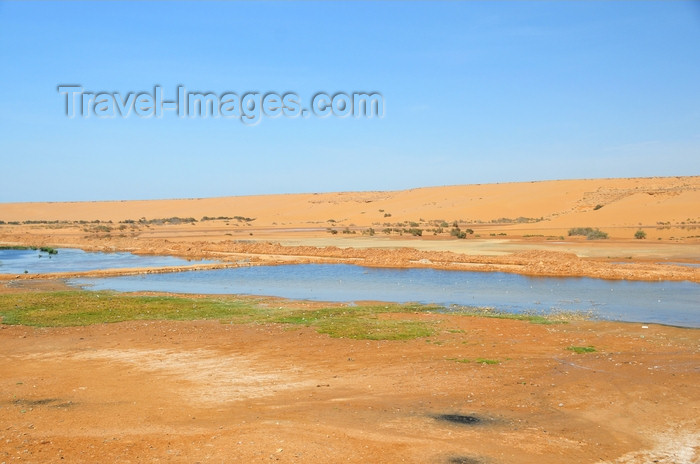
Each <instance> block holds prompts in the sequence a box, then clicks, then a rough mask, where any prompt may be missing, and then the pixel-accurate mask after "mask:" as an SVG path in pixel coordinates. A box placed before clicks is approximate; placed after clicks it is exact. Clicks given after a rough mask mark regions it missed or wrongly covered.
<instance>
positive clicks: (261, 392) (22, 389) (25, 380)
mask: <svg viewBox="0 0 700 464" xmlns="http://www.w3.org/2000/svg"><path fill="white" fill-rule="evenodd" d="M393 317H410V318H411V319H425V320H429V321H434V322H435V323H436V324H437V325H438V326H439V328H440V331H439V335H436V336H434V337H431V338H430V339H429V340H424V339H419V340H415V341H355V340H345V339H331V338H329V337H327V336H325V335H319V334H317V333H315V332H314V331H313V330H312V329H308V328H302V329H300V328H298V327H297V326H294V327H286V326H282V325H226V324H221V323H219V322H155V321H154V322H128V323H119V324H112V325H97V326H90V327H80V328H61V329H32V328H24V327H11V326H0V362H1V363H2V366H3V370H2V376H1V377H0V384H1V388H0V391H1V392H2V393H1V394H0V460H2V461H3V462H41V463H44V462H59V461H60V460H64V462H134V463H135V462H269V461H279V462H357V463H365V462H415V463H426V462H435V463H450V462H468V463H523V464H525V463H532V462H540V463H552V464H554V463H556V464H559V463H562V462H569V463H630V464H632V463H635V464H636V463H652V462H655V463H666V464H671V463H676V464H694V463H696V462H700V461H698V460H699V459H700V426H699V424H698V417H700V395H699V394H698V390H697V385H698V383H699V382H700V371H699V369H698V349H699V348H700V344H699V343H698V342H700V332H698V331H697V330H687V329H678V328H671V327H664V326H655V325H650V326H648V328H644V327H642V326H641V325H639V324H619V323H600V322H598V323H589V322H572V323H569V324H564V325H554V326H542V325H534V324H530V323H527V322H522V321H510V320H498V319H484V318H474V317H460V316H445V315H407V316H393ZM571 345H576V346H588V345H593V346H595V347H596V348H597V350H598V351H597V352H595V353H587V354H576V353H573V352H571V351H568V350H566V347H568V346H571ZM478 358H487V359H492V360H496V361H499V362H500V364H496V365H488V364H480V363H477V362H475V360H476V359H478ZM463 359H469V360H471V362H468V363H465V362H458V361H457V360H463ZM443 414H452V415H464V416H470V417H475V418H477V419H478V420H479V421H478V422H476V423H467V424H460V423H453V422H449V421H445V420H440V418H439V416H440V415H443Z"/></svg>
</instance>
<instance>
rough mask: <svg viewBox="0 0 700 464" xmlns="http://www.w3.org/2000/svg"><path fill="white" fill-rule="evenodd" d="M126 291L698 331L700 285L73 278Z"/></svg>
mask: <svg viewBox="0 0 700 464" xmlns="http://www.w3.org/2000/svg"><path fill="white" fill-rule="evenodd" d="M70 282H71V283H72V284H74V285H80V286H84V287H85V288H89V289H94V290H116V291H121V292H133V291H161V292H177V293H204V294H251V295H267V296H279V297H285V298H292V299H309V300H317V301H340V302H355V301H362V300H377V301H392V302H420V303H435V304H439V305H444V306H446V307H449V306H451V305H460V306H478V307H494V308H496V309H499V310H502V311H508V312H516V313H523V312H537V313H550V312H557V311H581V312H586V313H591V314H592V315H593V316H594V317H598V318H602V319H612V320H622V321H633V322H658V323H663V324H670V325H679V326H685V327H700V284H696V283H692V282H668V281H662V282H638V281H616V280H602V279H591V278H572V277H565V278H555V277H527V276H521V275H517V274H506V273H500V272H467V271H444V270H435V269H386V268H367V267H361V266H355V265H348V264H298V265H284V266H252V267H241V268H233V269H219V270H207V271H193V272H179V273H171V274H147V275H139V276H121V277H108V278H99V279H73V280H71V281H70Z"/></svg>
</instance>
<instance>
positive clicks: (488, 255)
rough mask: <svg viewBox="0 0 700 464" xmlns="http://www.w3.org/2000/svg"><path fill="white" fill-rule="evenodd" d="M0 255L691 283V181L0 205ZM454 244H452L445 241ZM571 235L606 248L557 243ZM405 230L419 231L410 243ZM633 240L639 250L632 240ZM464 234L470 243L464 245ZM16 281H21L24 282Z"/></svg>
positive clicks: (695, 219) (571, 239)
mask: <svg viewBox="0 0 700 464" xmlns="http://www.w3.org/2000/svg"><path fill="white" fill-rule="evenodd" d="M0 221H3V222H4V224H0V244H28V245H41V246H54V247H60V246H63V247H78V248H83V249H89V250H105V251H112V250H126V251H133V252H136V253H151V254H175V255H179V256H184V257H192V258H201V257H215V258H219V259H222V260H225V261H229V262H232V263H235V262H241V261H246V262H247V263H289V262H328V261H333V262H354V263H358V264H364V265H368V266H389V267H411V266H427V267H435V268H448V269H468V270H484V271H494V270H498V271H504V272H518V273H522V274H529V275H567V276H572V275H580V276H591V277H602V278H609V279H641V280H657V279H668V280H690V281H695V282H700V269H698V268H697V267H695V268H694V267H691V266H687V264H691V265H692V264H698V263H700V177H697V176H695V177H672V178H640V179H588V180H564V181H543V182H527V183H507V184H487V185H466V186H448V187H431V188H419V189H413V190H406V191H397V192H340V193H319V194H295V195H266V196H247V197H227V198H207V199H180V200H152V201H123V202H120V201H111V202H75V203H6V204H0ZM455 225H456V226H457V227H458V228H459V231H460V232H462V233H464V234H465V238H463V239H460V238H456V237H455V236H454V235H451V233H452V232H453V230H455ZM574 227H589V228H594V229H596V228H597V229H600V230H601V231H602V232H604V233H606V234H607V235H608V236H609V238H608V239H605V240H587V239H586V238H585V237H581V236H569V234H568V232H569V230H570V229H571V228H574ZM416 231H420V235H417V232H416ZM638 231H642V232H643V233H644V235H645V238H644V239H636V238H635V234H636V233H637V232H638ZM470 232H471V233H470ZM28 278H31V276H29V277H28Z"/></svg>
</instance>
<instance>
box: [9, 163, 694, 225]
mask: <svg viewBox="0 0 700 464" xmlns="http://www.w3.org/2000/svg"><path fill="white" fill-rule="evenodd" d="M204 216H208V217H221V216H223V217H234V216H241V217H248V218H255V225H256V226H258V227H261V226H262V227H275V226H285V227H291V226H299V227H310V226H312V225H314V224H315V225H317V226H327V225H328V224H329V221H330V223H336V224H342V225H354V226H358V227H363V226H367V227H369V226H372V225H373V224H375V225H376V224H379V223H385V222H397V221H419V220H421V219H423V220H425V221H429V220H437V219H442V220H445V221H447V222H450V221H454V220H461V221H463V222H466V223H469V222H474V223H490V222H492V221H498V220H499V219H506V220H512V221H513V222H516V223H517V222H521V223H522V222H527V223H529V226H530V227H531V228H539V227H541V228H566V227H574V226H591V227H633V226H639V225H643V226H655V225H658V224H659V223H671V224H674V225H677V224H681V223H693V222H698V221H699V220H700V176H689V177H658V178H623V179H584V180H558V181H540V182H518V183H504V184H477V185H458V186H445V187H425V188H416V189H411V190H402V191H389V192H338V193H318V194H314V193H308V194H287V195H257V196H239V197H222V198H203V199H175V200H143V201H105V202H43V203H2V204H0V220H2V221H5V222H8V221H56V220H60V221H79V220H86V221H92V220H100V221H113V222H119V221H124V220H138V219H140V218H146V219H155V218H167V217H183V218H184V217H192V218H195V219H197V220H198V221H199V220H201V218H202V217H204Z"/></svg>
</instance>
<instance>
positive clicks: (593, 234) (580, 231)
mask: <svg viewBox="0 0 700 464" xmlns="http://www.w3.org/2000/svg"><path fill="white" fill-rule="evenodd" d="M573 235H582V236H584V237H586V239H587V240H599V239H606V238H608V234H607V233H606V232H603V231H602V230H600V229H598V228H596V229H594V228H592V227H574V228H572V229H569V236H573Z"/></svg>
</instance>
